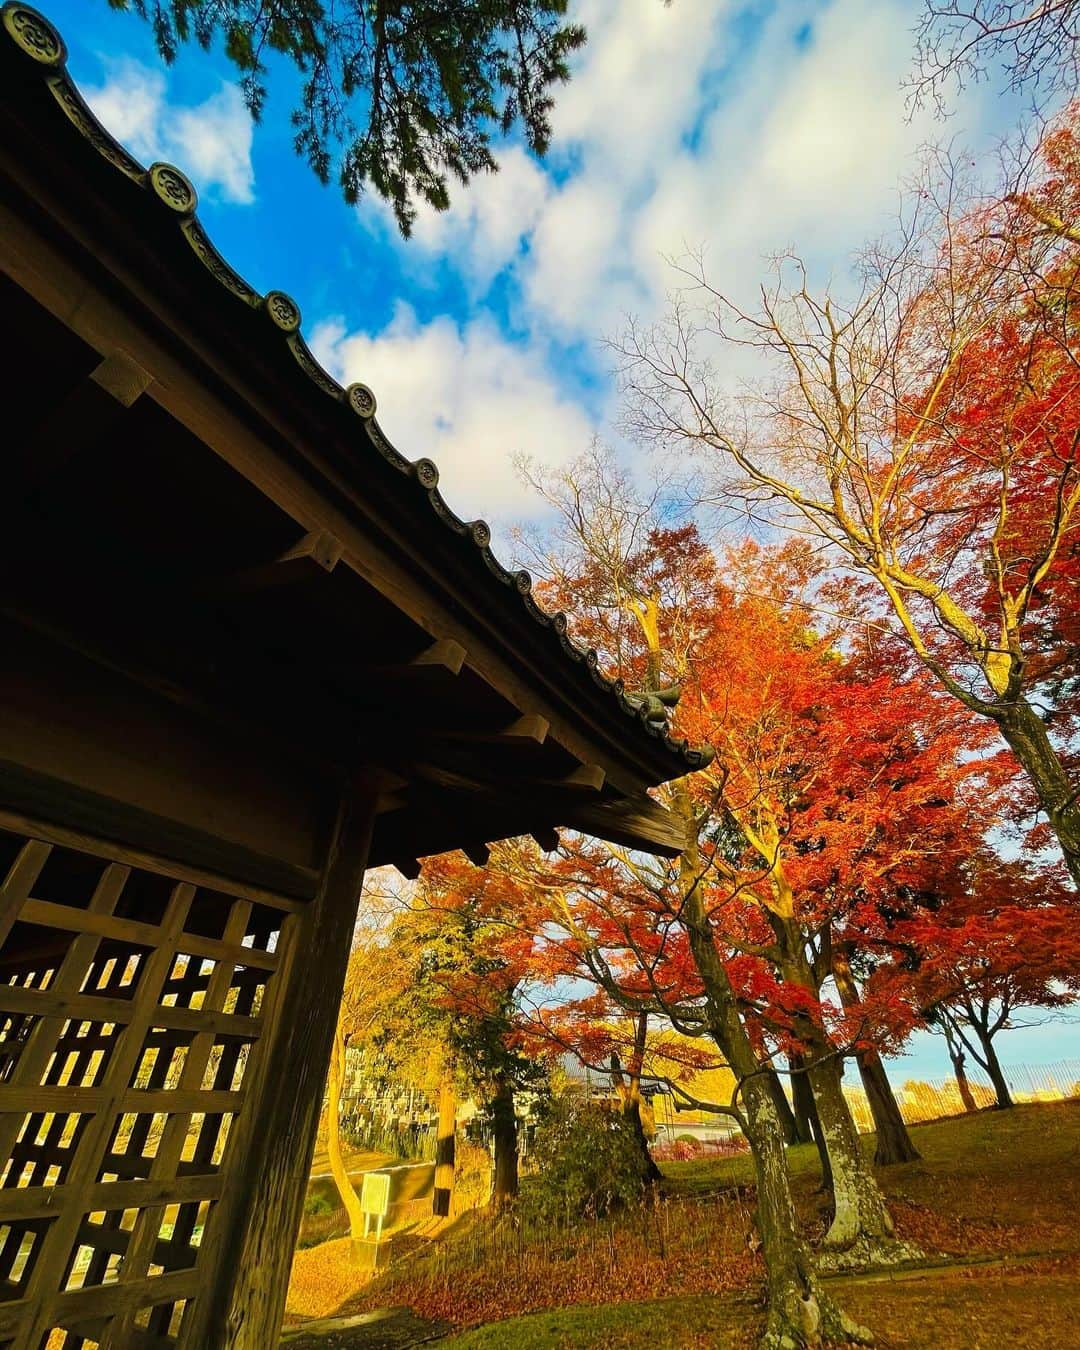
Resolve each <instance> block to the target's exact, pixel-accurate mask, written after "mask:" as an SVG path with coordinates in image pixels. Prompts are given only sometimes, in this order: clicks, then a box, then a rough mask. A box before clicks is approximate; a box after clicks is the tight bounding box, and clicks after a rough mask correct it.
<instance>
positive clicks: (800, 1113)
mask: <svg viewBox="0 0 1080 1350" xmlns="http://www.w3.org/2000/svg"><path fill="white" fill-rule="evenodd" d="M787 1061H788V1069H789V1070H790V1071H791V1104H792V1107H793V1114H794V1119H795V1137H794V1139H792V1140H791V1141H790V1142H791V1143H793V1144H812V1143H813V1142H814V1094H813V1093H812V1092H811V1091H810V1085H809V1084H808V1083H807V1081H806V1074H805V1073H802V1072H801V1070H802V1067H803V1059H802V1055H799V1054H796V1053H795V1052H794V1051H793V1052H792V1053H790V1054H789V1055H788V1057H787Z"/></svg>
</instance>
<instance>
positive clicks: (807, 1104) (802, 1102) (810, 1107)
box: [788, 1051, 833, 1194]
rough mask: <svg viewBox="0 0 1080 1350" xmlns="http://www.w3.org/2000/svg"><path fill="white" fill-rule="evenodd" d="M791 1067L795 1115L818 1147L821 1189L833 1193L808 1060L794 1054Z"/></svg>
mask: <svg viewBox="0 0 1080 1350" xmlns="http://www.w3.org/2000/svg"><path fill="white" fill-rule="evenodd" d="M788 1062H789V1064H790V1065H791V1070H792V1073H791V1095H792V1097H793V1098H794V1101H795V1113H796V1115H801V1116H802V1117H803V1119H804V1120H805V1121H806V1124H807V1126H808V1128H809V1130H810V1139H811V1140H812V1141H813V1142H814V1144H816V1145H817V1151H818V1163H819V1164H820V1166H821V1188H822V1190H825V1191H828V1192H829V1193H830V1194H831V1193H832V1188H833V1182H832V1166H831V1164H830V1163H829V1150H828V1148H826V1146H825V1135H824V1134H823V1133H822V1129H821V1121H820V1120H819V1119H818V1113H817V1104H816V1103H815V1101H814V1093H813V1090H812V1089H811V1087H810V1080H809V1078H807V1076H806V1060H805V1059H804V1058H803V1056H802V1055H800V1054H798V1053H796V1052H794V1051H793V1052H792V1053H791V1054H790V1055H789V1056H788Z"/></svg>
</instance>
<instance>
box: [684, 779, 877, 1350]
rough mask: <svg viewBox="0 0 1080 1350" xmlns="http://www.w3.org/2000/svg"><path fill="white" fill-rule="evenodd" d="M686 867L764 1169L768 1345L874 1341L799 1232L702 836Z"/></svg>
mask: <svg viewBox="0 0 1080 1350" xmlns="http://www.w3.org/2000/svg"><path fill="white" fill-rule="evenodd" d="M675 801H676V806H677V809H678V810H679V813H680V815H682V816H683V818H684V819H686V820H691V819H693V811H692V808H691V806H690V801H689V794H688V793H687V792H686V787H685V784H682V783H679V784H677V786H676V798H675ZM679 872H680V878H681V882H682V891H683V896H684V903H683V924H684V926H685V929H686V933H687V937H688V938H689V942H690V951H691V954H692V956H693V959H694V965H695V967H696V968H697V971H698V974H699V976H700V977H701V982H702V986H703V987H704V990H705V1001H706V1008H707V1012H708V1019H709V1032H710V1034H711V1035H712V1038H713V1040H714V1041H715V1042H716V1044H717V1047H718V1048H719V1050H720V1052H721V1053H722V1054H723V1056H724V1057H725V1059H726V1060H727V1062H728V1064H729V1066H730V1067H731V1070H732V1072H733V1073H734V1074H735V1077H736V1079H737V1080H738V1081H739V1083H740V1085H741V1089H742V1096H743V1101H744V1104H745V1119H746V1131H747V1138H748V1139H749V1142H750V1149H751V1152H752V1154H753V1159H754V1169H755V1174H756V1177H757V1200H758V1207H757V1227H758V1232H759V1233H760V1235H761V1250H762V1255H763V1256H764V1259H765V1270H766V1289H767V1295H768V1321H767V1323H766V1330H765V1337H764V1340H763V1345H764V1346H765V1347H766V1350H797V1348H798V1347H815V1346H819V1345H821V1344H823V1343H827V1342H829V1341H839V1342H851V1341H855V1342H857V1343H863V1344H869V1343H870V1341H871V1340H872V1337H871V1336H870V1333H869V1332H868V1331H867V1330H866V1329H865V1328H864V1327H860V1326H857V1325H856V1324H855V1323H854V1322H852V1321H851V1320H850V1318H848V1317H847V1316H846V1315H845V1314H844V1312H843V1311H842V1310H841V1308H840V1306H839V1305H838V1304H837V1303H834V1302H833V1299H832V1296H831V1295H830V1294H829V1293H828V1292H827V1291H826V1290H825V1289H823V1288H822V1286H821V1284H820V1282H819V1280H818V1277H817V1272H816V1270H815V1267H814V1262H813V1259H812V1257H811V1255H810V1252H809V1250H808V1249H807V1247H806V1244H805V1243H804V1242H803V1240H802V1238H801V1236H800V1235H799V1230H798V1226H797V1223H796V1219H795V1204H794V1201H793V1200H792V1198H791V1179H790V1176H789V1174H788V1167H787V1156H786V1153H785V1149H784V1135H783V1130H782V1128H781V1124H780V1119H779V1116H778V1115H777V1112H776V1107H775V1106H774V1104H773V1100H772V1094H771V1093H770V1091H769V1088H768V1085H767V1082H766V1080H765V1079H764V1077H763V1075H762V1074H761V1072H760V1069H761V1066H760V1065H759V1064H758V1062H757V1057H756V1055H755V1054H754V1050H753V1047H752V1045H751V1044H750V1038H749V1037H748V1035H747V1033H746V1028H745V1027H744V1026H743V1024H742V1021H741V1019H740V1017H739V1011H738V1003H737V1001H736V998H735V991H734V989H733V988H732V987H731V982H730V980H729V979H728V975H727V971H726V970H725V968H724V963H723V961H722V960H721V959H720V953H719V952H718V951H717V948H716V943H715V941H714V939H713V934H712V929H711V927H710V925H709V919H708V916H707V914H706V913H705V906H704V903H703V901H702V898H701V893H700V890H699V884H700V877H701V860H700V857H699V855H698V851H697V846H696V843H695V844H692V845H691V846H690V848H688V849H687V850H686V852H685V853H683V855H682V857H681V859H680V862H679Z"/></svg>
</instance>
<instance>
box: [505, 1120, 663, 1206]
mask: <svg viewBox="0 0 1080 1350" xmlns="http://www.w3.org/2000/svg"><path fill="white" fill-rule="evenodd" d="M530 1162H531V1163H532V1165H533V1168H534V1169H535V1171H536V1173H537V1175H536V1176H535V1178H534V1179H533V1182H532V1184H531V1185H530V1186H529V1187H528V1188H527V1189H526V1191H525V1194H524V1196H523V1203H524V1206H525V1208H526V1211H527V1213H528V1215H529V1217H530V1218H536V1219H542V1220H547V1221H548V1222H555V1223H565V1222H569V1221H571V1220H572V1219H575V1218H579V1217H581V1216H583V1215H585V1216H592V1217H596V1216H600V1215H604V1214H608V1213H610V1212H611V1211H612V1210H613V1209H618V1208H620V1207H622V1206H624V1205H628V1204H631V1203H632V1202H633V1201H635V1200H639V1199H641V1197H642V1196H643V1195H644V1193H645V1190H646V1186H647V1170H646V1169H647V1165H648V1163H647V1159H646V1157H645V1155H644V1154H643V1152H642V1149H641V1143H640V1140H639V1139H638V1137H637V1136H636V1135H635V1133H634V1131H633V1129H632V1128H631V1126H630V1125H629V1124H627V1123H626V1121H624V1119H623V1117H622V1114H621V1113H620V1112H618V1111H612V1110H609V1109H606V1108H605V1107H603V1106H597V1105H590V1104H586V1103H583V1102H578V1101H574V1100H573V1099H571V1098H568V1097H564V1098H561V1099H559V1100H556V1101H555V1102H553V1103H552V1105H551V1107H550V1108H549V1110H548V1112H547V1115H546V1116H545V1118H544V1120H543V1121H542V1122H541V1124H540V1126H539V1128H538V1129H537V1131H536V1140H535V1143H534V1144H533V1148H532V1152H531V1154H530Z"/></svg>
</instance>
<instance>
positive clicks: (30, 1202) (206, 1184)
mask: <svg viewBox="0 0 1080 1350" xmlns="http://www.w3.org/2000/svg"><path fill="white" fill-rule="evenodd" d="M221 1186H222V1179H221V1176H220V1174H219V1173H216V1172H215V1173H212V1174H209V1175H205V1174H204V1175H200V1176H190V1177H176V1178H171V1179H164V1180H160V1181H155V1180H147V1181H102V1182H99V1183H98V1185H97V1186H95V1187H94V1189H93V1190H92V1191H91V1192H90V1193H89V1198H88V1200H87V1213H90V1214H94V1213H97V1212H100V1211H102V1210H114V1209H141V1208H144V1207H146V1208H149V1207H155V1208H160V1207H162V1206H164V1205H182V1204H188V1203H189V1202H191V1201H196V1200H215V1199H217V1197H218V1196H219V1195H220V1194H221ZM67 1199H68V1189H67V1187H66V1186H62V1185H61V1186H25V1187H22V1188H21V1189H11V1188H5V1189H0V1223H10V1222H11V1221H12V1220H15V1219H19V1220H26V1219H48V1218H53V1217H55V1216H56V1215H57V1214H58V1213H59V1212H60V1210H61V1209H63V1207H64V1205H65V1203H66V1202H67Z"/></svg>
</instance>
